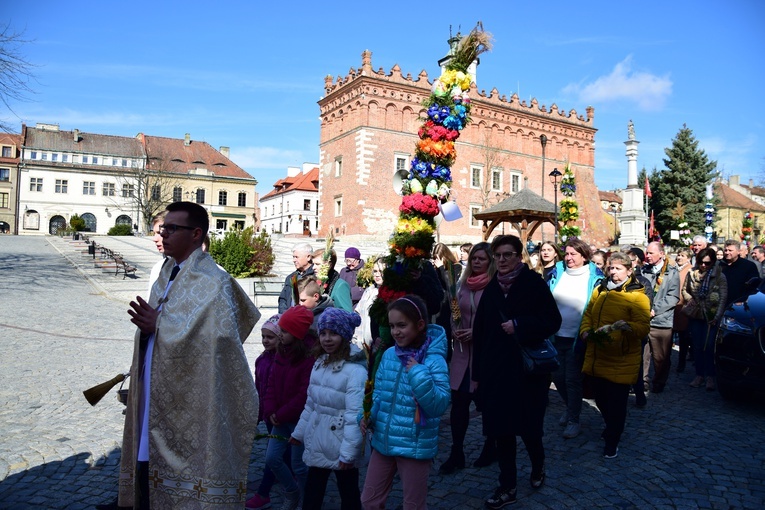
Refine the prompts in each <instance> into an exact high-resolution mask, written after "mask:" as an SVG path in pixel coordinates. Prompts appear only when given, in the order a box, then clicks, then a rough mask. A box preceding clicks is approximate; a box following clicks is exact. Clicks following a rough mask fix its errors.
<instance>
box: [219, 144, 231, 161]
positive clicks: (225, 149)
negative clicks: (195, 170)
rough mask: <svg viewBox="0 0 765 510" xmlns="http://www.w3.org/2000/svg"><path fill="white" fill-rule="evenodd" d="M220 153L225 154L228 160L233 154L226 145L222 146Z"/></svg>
mask: <svg viewBox="0 0 765 510" xmlns="http://www.w3.org/2000/svg"><path fill="white" fill-rule="evenodd" d="M219 152H220V153H221V154H223V155H224V156H226V157H227V158H230V156H229V154H230V153H231V150H230V149H229V148H228V147H226V146H225V145H221V146H220V151H219Z"/></svg>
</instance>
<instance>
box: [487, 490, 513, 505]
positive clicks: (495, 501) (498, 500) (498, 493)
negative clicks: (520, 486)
mask: <svg viewBox="0 0 765 510" xmlns="http://www.w3.org/2000/svg"><path fill="white" fill-rule="evenodd" d="M515 501H516V499H515V489H503V488H502V487H500V488H498V489H497V490H495V491H494V495H493V496H492V497H490V498H489V499H487V500H486V508H504V507H506V506H508V505H512V504H513V503H515Z"/></svg>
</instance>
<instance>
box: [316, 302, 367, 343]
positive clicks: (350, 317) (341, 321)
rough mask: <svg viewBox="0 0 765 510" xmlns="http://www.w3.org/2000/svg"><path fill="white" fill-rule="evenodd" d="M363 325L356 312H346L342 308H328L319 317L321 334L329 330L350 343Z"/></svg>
mask: <svg viewBox="0 0 765 510" xmlns="http://www.w3.org/2000/svg"><path fill="white" fill-rule="evenodd" d="M360 324H361V317H359V314H357V313H356V312H346V311H345V310H343V309H341V308H327V309H326V310H324V311H323V312H322V313H321V315H319V324H318V326H319V333H321V332H322V331H323V330H325V329H328V330H330V331H332V332H334V333H337V334H338V335H340V336H341V337H342V338H343V340H346V341H348V342H350V340H351V338H352V337H353V332H354V330H355V329H356V328H357V327H358V326H359V325H360Z"/></svg>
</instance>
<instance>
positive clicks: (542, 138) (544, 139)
mask: <svg viewBox="0 0 765 510" xmlns="http://www.w3.org/2000/svg"><path fill="white" fill-rule="evenodd" d="M539 142H540V143H541V144H542V198H544V197H545V147H547V137H546V136H545V135H539ZM542 242H545V226H544V224H543V225H542Z"/></svg>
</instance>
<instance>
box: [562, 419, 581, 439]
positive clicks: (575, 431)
mask: <svg viewBox="0 0 765 510" xmlns="http://www.w3.org/2000/svg"><path fill="white" fill-rule="evenodd" d="M579 432H581V428H580V427H579V424H578V423H577V422H575V421H570V422H568V425H566V430H564V431H563V437H565V438H566V439H573V438H575V437H576V436H578V435H579Z"/></svg>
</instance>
